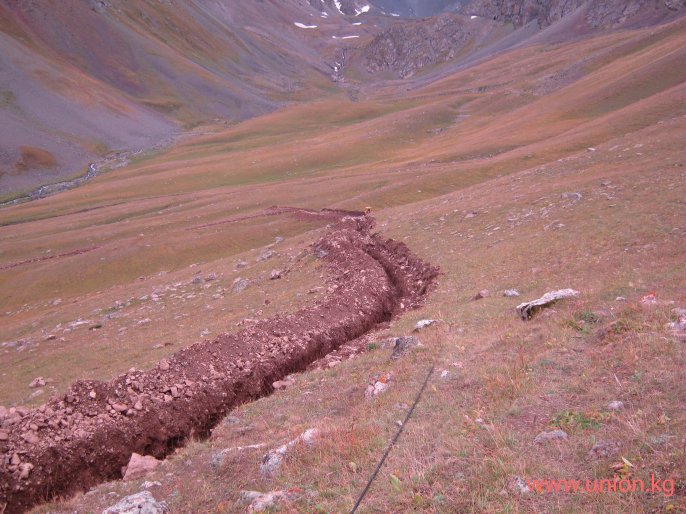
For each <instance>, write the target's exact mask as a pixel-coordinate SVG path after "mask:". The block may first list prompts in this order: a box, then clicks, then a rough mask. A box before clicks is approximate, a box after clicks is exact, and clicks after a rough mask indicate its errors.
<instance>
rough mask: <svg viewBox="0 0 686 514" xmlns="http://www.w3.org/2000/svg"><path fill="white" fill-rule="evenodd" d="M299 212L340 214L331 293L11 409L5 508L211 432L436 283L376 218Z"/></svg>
mask: <svg viewBox="0 0 686 514" xmlns="http://www.w3.org/2000/svg"><path fill="white" fill-rule="evenodd" d="M291 214H296V215H302V216H308V217H309V216H325V217H326V219H329V220H330V221H333V223H332V224H331V225H330V226H329V228H328V230H327V231H326V233H325V235H324V236H323V237H322V238H321V239H320V240H319V241H318V242H317V243H315V244H314V251H315V252H316V253H317V254H318V255H319V256H321V257H322V258H323V259H324V260H325V261H326V263H327V269H328V272H329V274H328V277H329V278H328V279H327V284H326V286H327V294H326V296H325V298H324V299H322V300H320V301H318V302H316V303H314V304H313V305H311V306H308V307H306V308H303V309H301V310H300V311H298V312H296V313H294V314H289V315H277V316H275V317H274V318H270V319H267V320H263V321H260V322H257V323H256V324H254V325H253V326H251V327H249V328H246V329H243V330H241V331H240V332H237V333H235V334H224V335H221V336H219V337H218V338H217V339H215V340H213V341H205V342H202V343H197V344H195V345H192V346H190V347H188V348H186V349H184V350H182V351H180V352H178V353H176V354H174V355H173V356H172V357H170V358H169V359H168V360H165V359H163V360H162V361H160V363H159V364H158V365H157V367H156V368H155V369H152V370H149V371H140V370H133V369H132V370H130V371H129V372H128V373H126V374H123V375H120V376H118V377H117V378H115V379H113V380H112V381H110V382H98V381H79V382H77V383H75V384H74V385H73V386H72V387H71V388H70V389H69V390H68V391H67V393H66V394H64V395H63V396H61V397H59V398H57V399H54V400H51V401H50V402H48V403H47V404H45V405H43V406H41V407H38V408H35V409H30V410H28V409H27V410H21V411H19V412H16V413H14V414H13V416H12V417H10V418H9V419H5V420H4V421H2V428H0V433H3V437H2V438H1V439H0V512H3V510H4V514H9V513H16V512H24V511H26V510H28V509H30V508H31V507H32V506H34V505H37V504H39V503H41V502H45V501H47V500H49V499H51V498H54V497H58V496H68V495H70V494H73V493H75V492H77V491H82V490H86V489H88V488H90V487H92V486H94V485H96V484H98V483H100V482H103V481H105V480H111V479H116V478H119V477H121V476H122V468H123V467H124V466H126V465H127V463H128V461H129V458H130V456H131V454H132V453H133V452H136V453H139V454H145V455H154V456H155V457H157V458H163V457H165V456H166V455H168V454H169V453H170V452H171V451H173V450H174V449H176V448H178V447H179V446H182V445H183V444H184V442H185V441H186V440H188V438H189V437H191V436H206V435H208V434H209V433H210V430H211V429H212V428H213V427H214V426H216V424H217V423H218V422H219V421H220V420H221V419H222V418H223V417H224V416H225V415H226V414H227V413H228V412H229V411H230V410H231V409H233V408H235V407H236V406H238V405H240V404H242V403H245V402H248V401H251V400H254V399H257V398H260V397H262V396H265V395H268V394H270V393H271V392H272V390H273V388H272V385H271V384H272V383H273V382H275V381H277V380H280V379H281V378H283V377H284V376H286V375H288V374H289V373H293V372H296V371H301V370H304V369H305V368H306V367H307V366H308V365H309V364H310V363H312V362H314V361H315V360H317V359H319V358H321V357H323V356H324V355H326V354H327V353H329V352H331V351H333V350H335V349H336V348H338V347H339V346H340V345H341V344H343V343H346V342H348V341H350V340H352V339H355V338H357V337H359V336H361V335H363V334H365V333H366V332H368V331H370V330H371V329H373V328H374V327H375V326H376V325H377V324H379V323H382V322H384V321H388V320H389V319H390V318H392V317H393V316H395V315H398V314H400V313H401V312H403V311H405V310H408V309H412V308H415V307H417V306H418V305H420V304H421V302H422V301H423V299H424V297H425V296H426V294H427V293H428V292H429V290H430V289H431V287H432V286H433V284H434V283H435V279H436V276H437V275H438V270H437V269H436V268H434V267H433V266H431V265H429V264H427V263H425V262H423V261H421V260H420V259H419V258H418V257H416V256H414V255H413V254H412V253H411V252H410V250H409V249H408V248H407V247H406V246H405V245H404V244H403V243H400V242H397V241H393V240H391V239H389V240H384V239H383V238H381V237H380V236H379V235H378V234H373V233H372V232H371V229H372V227H373V220H372V219H371V217H369V216H365V215H363V214H362V213H349V212H337V211H320V212H318V213H315V212H313V211H304V210H302V211H296V212H291ZM3 507H4V509H3Z"/></svg>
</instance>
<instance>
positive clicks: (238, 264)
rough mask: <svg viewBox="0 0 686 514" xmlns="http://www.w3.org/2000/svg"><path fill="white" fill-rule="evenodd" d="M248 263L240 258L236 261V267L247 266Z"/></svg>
mask: <svg viewBox="0 0 686 514" xmlns="http://www.w3.org/2000/svg"><path fill="white" fill-rule="evenodd" d="M247 265H248V263H247V262H245V261H243V260H240V261H238V262H237V263H236V269H241V268H245V267H246V266H247Z"/></svg>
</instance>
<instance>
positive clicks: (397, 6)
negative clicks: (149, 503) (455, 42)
mask: <svg viewBox="0 0 686 514" xmlns="http://www.w3.org/2000/svg"><path fill="white" fill-rule="evenodd" d="M465 1H466V0H372V2H371V3H372V4H373V5H375V6H376V7H378V8H379V9H381V10H383V11H386V12H389V13H397V14H399V15H401V16H406V17H417V18H422V17H425V16H433V15H436V14H440V13H442V12H450V11H457V10H459V8H460V6H461V5H462V4H464V3H465Z"/></svg>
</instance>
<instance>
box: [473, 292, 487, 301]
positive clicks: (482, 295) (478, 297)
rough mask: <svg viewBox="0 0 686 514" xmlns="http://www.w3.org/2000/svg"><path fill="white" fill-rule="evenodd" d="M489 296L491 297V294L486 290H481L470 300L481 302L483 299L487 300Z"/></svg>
mask: <svg viewBox="0 0 686 514" xmlns="http://www.w3.org/2000/svg"><path fill="white" fill-rule="evenodd" d="M489 296H491V292H490V291H489V290H488V289H482V290H481V291H479V292H478V293H476V294H475V295H474V297H473V298H472V300H481V299H483V298H488V297H489Z"/></svg>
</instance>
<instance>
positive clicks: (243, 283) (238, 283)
mask: <svg viewBox="0 0 686 514" xmlns="http://www.w3.org/2000/svg"><path fill="white" fill-rule="evenodd" d="M249 284H250V282H248V280H247V279H245V278H240V277H239V278H237V279H236V280H234V281H233V292H234V293H240V292H241V291H243V290H244V289H245V288H246V287H248V285H249Z"/></svg>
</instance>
